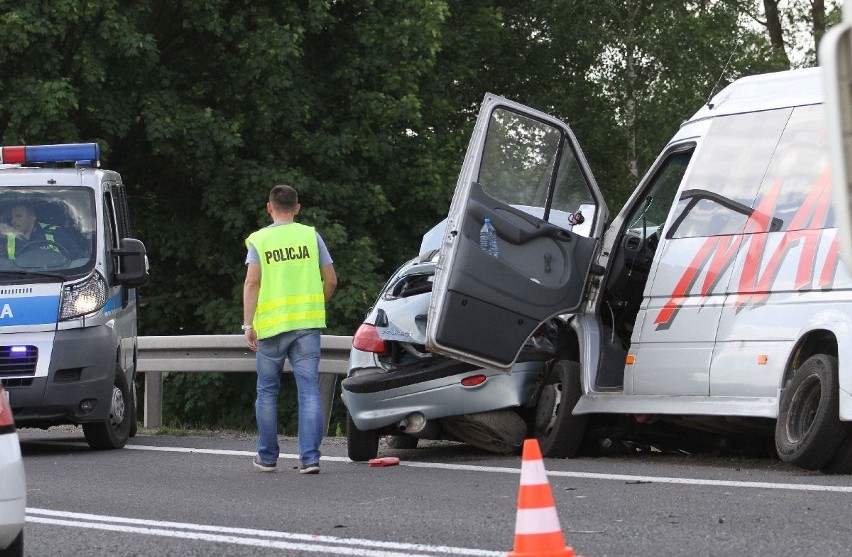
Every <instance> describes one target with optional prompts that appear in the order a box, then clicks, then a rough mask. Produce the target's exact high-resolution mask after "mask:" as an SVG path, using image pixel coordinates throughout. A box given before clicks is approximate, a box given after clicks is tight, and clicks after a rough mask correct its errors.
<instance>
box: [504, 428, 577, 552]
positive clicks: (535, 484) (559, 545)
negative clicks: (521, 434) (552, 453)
mask: <svg viewBox="0 0 852 557" xmlns="http://www.w3.org/2000/svg"><path fill="white" fill-rule="evenodd" d="M533 555H535V556H536V557H574V550H573V549H572V548H570V547H566V545H565V537H564V536H563V535H562V528H561V527H560V526H559V517H558V516H556V505H555V504H554V502H553V493H552V492H551V491H550V484H549V483H548V481H547V472H546V471H545V470H544V461H543V460H542V458H541V449H540V448H539V446H538V441H537V440H535V439H526V440H525V441H524V450H523V454H522V456H521V487H520V489H519V490H518V516H517V519H516V520H515V549H514V550H513V551H510V552H509V556H508V557H528V556H530V557H531V556H533Z"/></svg>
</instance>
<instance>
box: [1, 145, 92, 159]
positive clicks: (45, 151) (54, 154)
mask: <svg viewBox="0 0 852 557" xmlns="http://www.w3.org/2000/svg"><path fill="white" fill-rule="evenodd" d="M100 155H101V149H100V147H99V146H98V144H97V143H66V144H62V145H27V146H17V147H0V164H31V163H45V162H74V163H85V164H96V163H97V162H98V161H99V160H100Z"/></svg>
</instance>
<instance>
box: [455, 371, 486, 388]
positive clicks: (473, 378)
mask: <svg viewBox="0 0 852 557" xmlns="http://www.w3.org/2000/svg"><path fill="white" fill-rule="evenodd" d="M485 379H486V377H485V376H484V375H482V374H481V373H478V374H476V375H470V376H468V377H465V378H464V379H462V380H461V384H462V385H464V386H465V387H476V386H477V385H482V384H483V383H485Z"/></svg>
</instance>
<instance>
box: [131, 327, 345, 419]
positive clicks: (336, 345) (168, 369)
mask: <svg viewBox="0 0 852 557" xmlns="http://www.w3.org/2000/svg"><path fill="white" fill-rule="evenodd" d="M138 341H139V344H138V346H139V352H138V361H137V369H136V371H137V373H144V374H145V394H144V409H145V416H144V418H143V426H144V427H146V428H157V427H160V426H162V425H163V374H164V373H214V372H252V373H253V372H254V371H255V366H254V360H255V353H254V352H252V351H251V350H249V349H248V348H246V344H245V339H244V337H243V335H186V336H156V337H154V336H152V337H139V339H138ZM351 347H352V337H348V336H331V335H323V336H322V341H321V348H322V356H321V359H320V366H319V371H320V381H319V383H320V395H321V396H322V402H323V411H324V413H325V414H324V415H325V423H326V428H328V423H329V420H330V418H331V405H332V402H333V400H334V391H335V388H336V386H337V376H338V375H346V373H347V371H348V370H349V349H350V348H351ZM284 371H286V372H290V373H292V372H293V368H292V367H290V362H289V360H288V361H287V363H286V364H285V368H284Z"/></svg>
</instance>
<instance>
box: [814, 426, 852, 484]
mask: <svg viewBox="0 0 852 557" xmlns="http://www.w3.org/2000/svg"><path fill="white" fill-rule="evenodd" d="M820 472H822V473H823V474H852V431H849V432H848V433H847V434H846V437H844V438H843V441H842V442H841V443H840V448H839V449H837V454H835V455H834V458H832V459H831V460H829V461H828V464H826V465H825V466H823V467H822V468H820Z"/></svg>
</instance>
